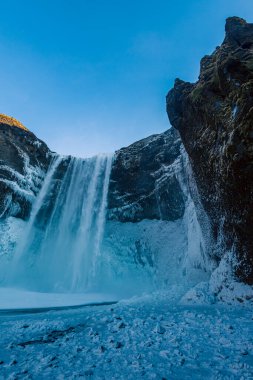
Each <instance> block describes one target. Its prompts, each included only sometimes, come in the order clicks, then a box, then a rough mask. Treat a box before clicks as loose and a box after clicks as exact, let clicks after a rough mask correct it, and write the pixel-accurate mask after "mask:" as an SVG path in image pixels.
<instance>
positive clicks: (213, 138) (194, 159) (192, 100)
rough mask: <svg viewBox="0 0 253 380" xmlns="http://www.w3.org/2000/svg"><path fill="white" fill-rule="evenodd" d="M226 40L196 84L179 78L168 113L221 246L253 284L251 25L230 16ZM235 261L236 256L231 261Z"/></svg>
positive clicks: (218, 249) (207, 60) (216, 250)
mask: <svg viewBox="0 0 253 380" xmlns="http://www.w3.org/2000/svg"><path fill="white" fill-rule="evenodd" d="M225 29H226V35H225V39H224V42H223V43H222V45H221V46H220V47H217V48H216V50H215V51H214V53H213V54H212V55H210V56H205V57H204V58H203V59H202V61H201V65H200V75H199V79H198V81H197V82H196V83H194V84H192V83H186V82H183V81H182V80H179V79H177V80H176V81H175V85H174V88H173V89H172V90H171V91H170V92H169V93H168V95H167V113H168V116H169V119H170V122H171V124H172V125H173V126H174V127H175V128H176V129H177V130H178V131H179V133H180V136H181V138H182V141H183V144H184V147H185V149H186V151H187V153H188V155H189V158H190V162H191V165H192V169H193V173H194V177H195V179H196V182H197V186H198V190H199V194H200V199H201V202H202V204H203V207H204V209H205V211H206V212H207V214H208V216H209V219H210V222H211V226H212V235H213V239H214V241H215V244H214V246H213V253H214V254H216V255H217V256H218V257H221V256H223V255H224V254H225V253H229V252H230V253H233V257H235V256H236V260H235V263H234V269H235V272H236V274H237V275H238V276H239V277H240V278H241V279H242V280H244V281H246V282H248V283H250V284H252V283H253V24H248V23H247V22H246V21H245V20H243V19H241V18H238V17H232V18H228V19H227V22H226V28H225ZM230 257H232V255H230Z"/></svg>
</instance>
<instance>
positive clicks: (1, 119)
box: [0, 113, 30, 132]
mask: <svg viewBox="0 0 253 380" xmlns="http://www.w3.org/2000/svg"><path fill="white" fill-rule="evenodd" d="M0 123H3V124H9V125H11V126H12V127H17V128H21V129H23V130H24V131H27V132H30V131H29V129H27V128H26V127H25V126H24V125H23V124H22V123H20V121H18V120H17V119H15V118H14V117H11V116H8V115H4V114H3V113H0Z"/></svg>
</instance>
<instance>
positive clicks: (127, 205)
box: [108, 128, 185, 222]
mask: <svg viewBox="0 0 253 380" xmlns="http://www.w3.org/2000/svg"><path fill="white" fill-rule="evenodd" d="M181 148H182V142H181V139H180V137H179V134H178V132H177V131H176V130H175V129H174V128H171V129H169V130H168V131H167V132H165V133H162V134H159V135H153V136H150V137H147V138H146V139H143V140H140V141H138V142H136V143H134V144H132V145H130V146H129V147H127V148H122V149H120V150H119V151H117V152H116V155H115V159H114V162H113V166H112V171H111V180H110V188H109V199H108V209H109V212H108V218H109V219H114V220H119V221H121V222H138V221H140V220H142V219H162V220H176V219H179V218H181V217H182V216H183V214H184V209H185V199H184V194H183V191H182V189H181V186H180V183H179V181H178V178H177V176H176V173H177V169H178V170H180V168H177V166H180V161H181V160H182V156H181ZM180 167H181V166H180Z"/></svg>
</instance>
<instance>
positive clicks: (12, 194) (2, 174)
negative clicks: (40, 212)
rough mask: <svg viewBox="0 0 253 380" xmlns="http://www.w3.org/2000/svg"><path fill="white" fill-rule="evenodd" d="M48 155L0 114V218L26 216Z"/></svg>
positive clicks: (30, 135)
mask: <svg viewBox="0 0 253 380" xmlns="http://www.w3.org/2000/svg"><path fill="white" fill-rule="evenodd" d="M51 156H52V155H51V152H50V150H49V149H48V147H47V146H46V144H45V143H44V142H43V141H41V140H39V139H37V137H36V136H35V135H34V134H33V133H31V132H30V131H28V130H27V129H26V128H25V127H23V126H22V124H21V123H19V122H18V121H17V120H15V119H13V118H10V117H8V116H5V115H0V218H2V219H3V218H6V217H8V216H16V217H18V218H23V219H26V218H27V217H28V216H29V214H30V210H31V204H32V203H33V201H34V199H35V197H36V195H37V194H38V191H39V189H40V187H41V184H42V182H43V180H44V176H45V173H46V171H47V168H48V165H49V163H50V160H51Z"/></svg>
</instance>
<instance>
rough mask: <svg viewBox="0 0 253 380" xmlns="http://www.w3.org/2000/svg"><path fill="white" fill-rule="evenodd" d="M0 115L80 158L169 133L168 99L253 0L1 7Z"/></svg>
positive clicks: (83, 1) (14, 2)
mask: <svg viewBox="0 0 253 380" xmlns="http://www.w3.org/2000/svg"><path fill="white" fill-rule="evenodd" d="M0 13H1V23H0V51H1V60H0V85H1V92H0V112H1V113H6V114H9V115H11V116H14V117H16V118H17V119H19V120H20V121H21V122H23V123H24V124H25V125H26V126H27V127H28V128H29V129H31V130H32V131H33V132H34V133H35V134H36V135H37V136H38V137H39V138H41V139H43V140H44V141H45V142H46V143H47V144H48V146H49V147H50V148H51V149H52V150H55V151H57V152H59V153H62V154H68V153H69V154H73V155H77V156H81V157H86V156H90V155H93V154H95V153H97V152H112V151H114V150H116V149H119V148H120V147H123V146H127V145H129V144H130V143H132V142H134V141H136V140H138V139H141V138H143V137H146V136H148V135H150V134H153V133H159V132H162V131H164V130H166V129H167V128H168V126H169V123H168V120H167V115H166V112H165V96H166V93H167V91H168V90H169V89H170V88H171V87H172V86H173V82H174V79H175V78H176V77H180V78H181V79H184V80H187V81H195V80H196V79H197V76H198V71H199V61H200V59H201V57H202V56H203V55H205V54H209V53H211V52H212V51H213V50H214V48H215V47H216V46H217V45H219V44H220V43H221V42H222V40H223V38H224V23H225V18H226V17H228V16H233V15H237V16H240V17H243V18H246V19H247V21H248V22H253V1H252V0H177V1H176V0H171V1H170V0H167V1H165V0H156V1H154V0H147V1H144V0H135V1H134V0H104V1H102V0H72V1H66V0H61V1H59V0H51V1H49V0H36V1H34V0H22V1H19V0H8V1H5V2H4V1H0Z"/></svg>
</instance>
